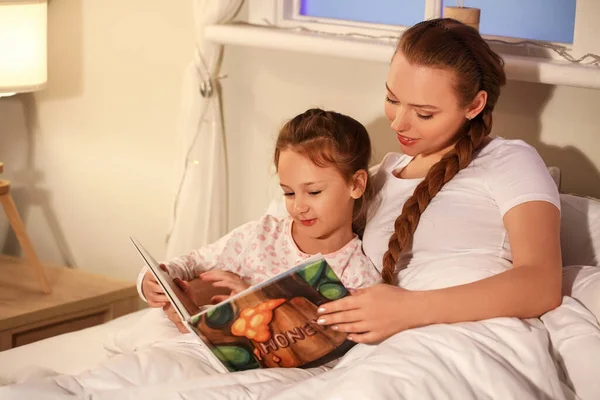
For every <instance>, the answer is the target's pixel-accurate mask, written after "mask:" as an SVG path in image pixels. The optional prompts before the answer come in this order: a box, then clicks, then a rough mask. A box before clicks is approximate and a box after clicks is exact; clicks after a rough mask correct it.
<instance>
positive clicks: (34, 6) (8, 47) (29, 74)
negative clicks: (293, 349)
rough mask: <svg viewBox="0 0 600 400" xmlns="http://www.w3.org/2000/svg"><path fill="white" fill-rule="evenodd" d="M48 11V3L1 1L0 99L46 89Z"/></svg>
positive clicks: (44, 0)
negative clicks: (0, 97)
mask: <svg viewBox="0 0 600 400" xmlns="http://www.w3.org/2000/svg"><path fill="white" fill-rule="evenodd" d="M47 10H48V7H47V1H46V0H0V96H6V95H11V94H14V93H22V92H32V91H35V90H38V89H42V88H43V87H44V86H45V84H46V80H47V61H46V53H47V49H46V36H47V29H46V26H47V23H46V21H47Z"/></svg>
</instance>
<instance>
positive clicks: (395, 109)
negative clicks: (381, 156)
mask: <svg viewBox="0 0 600 400" xmlns="http://www.w3.org/2000/svg"><path fill="white" fill-rule="evenodd" d="M455 79H456V77H455V74H454V72H453V71H450V70H445V69H438V68H432V67H424V66H420V65H412V64H410V63H409V62H408V61H407V60H406V58H405V57H404V55H403V54H402V53H401V52H398V53H397V54H396V55H395V56H394V58H393V59H392V63H391V65H390V70H389V73H388V77H387V82H386V92H387V94H386V98H385V115H386V117H387V118H388V119H389V120H390V122H391V127H392V129H393V130H394V132H395V134H396V136H397V138H398V141H399V142H400V146H401V147H402V151H403V152H404V153H405V154H408V155H410V156H417V155H423V156H428V155H435V154H444V153H445V152H446V151H447V150H448V149H449V148H450V147H451V146H453V144H454V143H453V142H454V138H455V135H456V133H457V132H458V130H459V128H460V127H461V125H462V124H464V123H465V122H466V118H467V117H468V116H470V114H472V113H473V107H472V106H469V107H461V105H460V102H459V100H458V98H457V96H456V93H455V90H454V82H455Z"/></svg>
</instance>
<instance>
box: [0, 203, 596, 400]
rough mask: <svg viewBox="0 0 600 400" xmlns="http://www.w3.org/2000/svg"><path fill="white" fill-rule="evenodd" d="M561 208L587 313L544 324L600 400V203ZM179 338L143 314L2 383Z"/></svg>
mask: <svg viewBox="0 0 600 400" xmlns="http://www.w3.org/2000/svg"><path fill="white" fill-rule="evenodd" d="M561 203H562V226H561V240H562V245H563V264H564V265H565V267H564V272H563V277H564V279H563V281H564V285H563V292H564V294H565V296H570V298H566V304H565V306H566V307H567V308H569V307H571V306H573V307H577V305H580V304H583V305H584V306H585V309H586V312H585V313H581V312H579V314H577V313H575V314H571V315H570V316H568V315H566V314H565V315H563V314H560V313H559V314H553V315H551V316H548V317H547V318H546V319H544V318H542V320H543V322H544V323H545V324H546V325H547V326H552V327H553V329H554V333H553V334H551V335H550V336H551V339H552V342H553V345H554V346H555V348H554V351H556V352H558V353H559V357H558V359H559V360H560V363H561V369H562V370H563V371H564V374H565V379H564V381H565V382H566V384H567V385H568V386H570V387H571V389H573V390H574V391H575V392H576V393H577V395H578V396H579V398H581V399H599V398H600V381H599V380H598V379H597V376H596V374H597V371H598V370H600V326H599V325H598V319H600V201H598V200H594V199H589V198H584V197H579V196H573V195H567V194H563V195H561ZM588 310H589V313H588V312H587V311H588ZM573 315H575V318H574V319H573ZM167 322H168V321H167ZM176 334H177V333H176V332H175V331H173V329H172V328H171V327H170V326H168V324H165V320H164V317H163V316H162V314H161V313H160V310H149V309H145V310H141V311H138V312H136V313H133V314H129V315H126V316H123V317H121V318H118V319H116V320H113V321H110V322H108V323H106V324H103V325H100V326H96V327H92V328H88V329H84V330H81V331H77V332H72V333H68V334H65V335H61V336H57V337H53V338H49V339H46V340H42V341H39V342H36V343H32V344H29V345H26V346H22V347H18V348H15V349H11V350H8V351H5V352H1V353H0V384H6V383H9V382H14V381H23V380H27V379H31V378H32V377H36V376H40V375H44V374H46V373H53V372H59V373H76V372H80V371H83V370H85V369H87V368H89V367H91V366H93V365H95V364H97V363H99V362H100V361H102V360H105V359H107V358H108V357H110V356H111V355H112V354H114V353H118V352H120V351H128V350H132V349H135V348H136V347H137V346H143V345H145V344H147V343H150V342H151V341H152V340H155V338H156V337H160V336H162V337H164V336H168V335H176ZM382 398H383V396H382Z"/></svg>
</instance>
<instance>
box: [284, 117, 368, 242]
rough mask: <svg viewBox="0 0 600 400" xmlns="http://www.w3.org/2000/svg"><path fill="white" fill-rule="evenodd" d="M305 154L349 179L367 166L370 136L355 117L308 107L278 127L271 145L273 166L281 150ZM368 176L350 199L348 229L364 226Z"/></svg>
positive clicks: (357, 230) (361, 228)
mask: <svg viewBox="0 0 600 400" xmlns="http://www.w3.org/2000/svg"><path fill="white" fill-rule="evenodd" d="M288 149H289V150H293V151H295V152H297V153H299V154H301V155H303V156H305V157H308V158H309V159H310V160H311V161H312V162H313V163H314V164H315V165H317V166H319V167H329V166H331V167H334V168H336V169H337V170H338V171H339V173H340V174H341V175H342V176H343V177H344V179H345V180H346V181H347V182H348V183H350V182H352V179H353V177H354V174H355V173H356V172H357V171H359V170H361V169H362V170H365V171H367V172H368V170H369V162H370V160H371V140H370V138H369V133H368V132H367V129H366V128H365V127H364V126H363V125H362V124H361V123H360V122H358V121H357V120H355V119H354V118H351V117H349V116H347V115H343V114H340V113H337V112H334V111H324V110H321V109H319V108H312V109H310V110H307V111H306V112H304V113H302V114H300V115H298V116H296V117H294V118H292V119H291V120H290V121H288V122H287V123H286V124H285V125H284V126H283V127H282V128H281V130H280V131H279V136H278V137H277V144H276V145H275V157H274V161H275V168H278V164H279V155H280V154H281V152H282V151H284V150H288ZM370 181H371V180H370V179H367V185H366V188H365V191H364V193H363V195H362V197H361V198H359V199H357V200H356V202H355V203H354V212H353V218H352V229H353V230H354V232H356V233H357V234H359V235H362V232H363V230H364V227H365V224H366V219H367V209H368V206H369V203H370V201H371V199H372V198H373V195H374V192H373V189H372V185H371V183H370Z"/></svg>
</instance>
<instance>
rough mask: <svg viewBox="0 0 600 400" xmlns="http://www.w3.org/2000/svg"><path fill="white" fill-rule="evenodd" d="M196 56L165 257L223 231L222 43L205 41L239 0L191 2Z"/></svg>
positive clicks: (186, 90)
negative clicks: (209, 28)
mask: <svg viewBox="0 0 600 400" xmlns="http://www.w3.org/2000/svg"><path fill="white" fill-rule="evenodd" d="M193 2H194V20H195V26H196V54H195V58H194V61H193V62H192V63H191V65H190V66H189V67H188V69H187V70H186V72H185V76H184V79H183V90H182V101H181V112H180V117H179V118H180V121H179V126H178V130H177V131H178V139H179V141H180V143H181V149H180V151H179V154H178V158H177V187H176V193H175V198H174V199H173V205H172V215H171V226H170V228H169V233H168V235H167V252H166V257H167V259H168V258H171V257H175V256H179V255H182V254H185V253H187V252H189V251H190V250H192V249H193V248H196V247H199V246H203V245H205V244H208V243H211V242H213V241H214V240H216V239H218V238H219V237H221V236H223V235H224V234H225V233H226V232H227V162H226V153H225V138H224V133H223V118H222V111H221V98H220V97H221V93H220V92H221V91H220V86H219V81H218V80H219V69H220V64H221V57H222V54H223V46H222V45H219V44H214V43H211V42H209V41H207V40H205V39H204V28H205V27H206V26H207V25H212V24H221V23H225V22H227V21H230V20H231V19H232V18H233V17H234V16H235V14H236V13H237V11H238V10H239V8H240V7H241V5H242V3H243V0H193Z"/></svg>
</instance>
